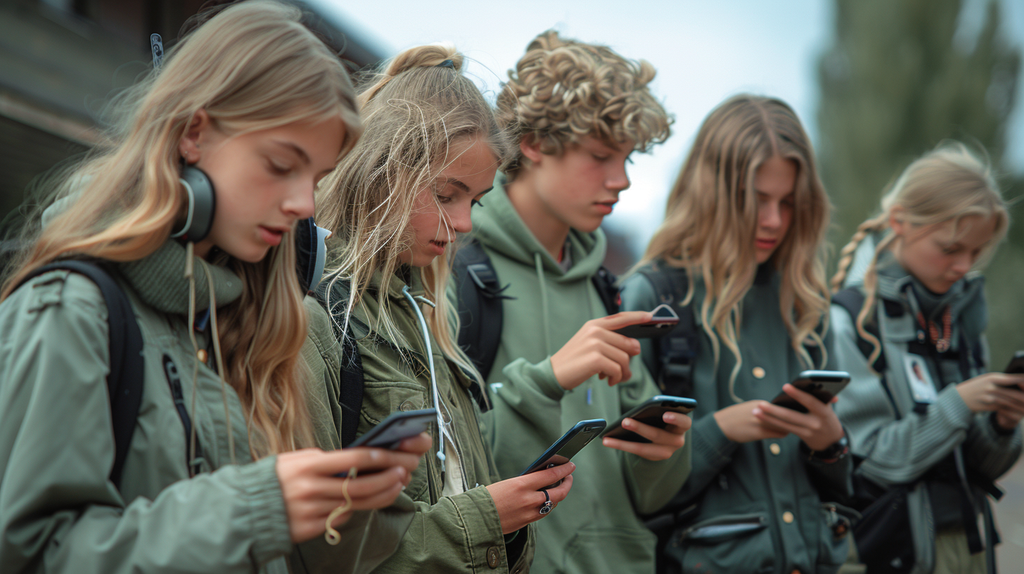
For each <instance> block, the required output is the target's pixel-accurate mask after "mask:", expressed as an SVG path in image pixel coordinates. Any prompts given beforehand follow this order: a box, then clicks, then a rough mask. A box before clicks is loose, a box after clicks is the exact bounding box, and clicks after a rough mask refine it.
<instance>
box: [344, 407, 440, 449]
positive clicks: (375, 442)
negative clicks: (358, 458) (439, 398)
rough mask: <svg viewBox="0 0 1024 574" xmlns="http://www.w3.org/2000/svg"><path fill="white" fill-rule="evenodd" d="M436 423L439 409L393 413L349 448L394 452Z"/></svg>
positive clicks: (353, 442)
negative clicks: (372, 448) (401, 444)
mask: <svg viewBox="0 0 1024 574" xmlns="http://www.w3.org/2000/svg"><path fill="white" fill-rule="evenodd" d="M435 421H437V409H422V410H418V411H399V412H396V413H391V414H390V415H388V418H386V419H384V420H382V421H380V424H378V425H377V426H375V427H373V428H372V429H370V430H369V432H367V433H366V434H364V435H363V436H361V437H359V438H357V439H356V440H354V441H352V444H350V445H348V447H347V448H354V447H357V446H375V447H379V448H386V449H388V450H394V449H396V448H398V445H399V444H400V443H401V442H402V441H403V440H405V439H407V438H411V437H414V436H416V435H418V434H420V433H421V432H426V431H428V430H430V425H432V424H434V422H435Z"/></svg>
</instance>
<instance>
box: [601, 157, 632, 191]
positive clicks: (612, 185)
mask: <svg viewBox="0 0 1024 574" xmlns="http://www.w3.org/2000/svg"><path fill="white" fill-rule="evenodd" d="M604 186H605V188H606V189H609V190H611V191H614V192H616V193H618V192H620V191H624V190H626V189H628V188H629V174H627V173H626V162H625V161H623V162H622V163H621V164H619V163H618V162H616V163H615V165H614V166H613V167H612V168H610V170H609V172H608V174H607V175H606V176H605V180H604Z"/></svg>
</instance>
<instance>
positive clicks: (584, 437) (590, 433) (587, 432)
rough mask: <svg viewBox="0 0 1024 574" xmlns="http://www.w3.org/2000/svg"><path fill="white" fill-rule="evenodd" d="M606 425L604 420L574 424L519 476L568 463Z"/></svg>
mask: <svg viewBox="0 0 1024 574" xmlns="http://www.w3.org/2000/svg"><path fill="white" fill-rule="evenodd" d="M606 424H608V423H607V421H605V420H604V419H590V420H585V421H580V422H578V423H576V425H575V426H573V427H572V428H571V429H569V430H568V431H566V433H565V434H564V435H562V438H560V439H558V440H556V441H555V442H554V444H552V445H551V446H549V447H548V449H547V450H545V451H544V454H542V455H540V456H539V457H537V460H535V461H533V464H531V465H530V466H528V467H526V470H524V471H523V472H522V473H520V475H519V476H523V475H524V474H530V473H531V472H536V471H538V470H542V469H545V468H551V467H553V466H558V465H560V464H565V463H567V462H569V459H571V458H572V457H573V456H575V455H576V453H578V452H579V451H581V450H583V447H585V446H587V444H589V443H590V441H592V440H594V439H595V438H597V437H598V436H600V434H601V431H602V430H604V427H605V425H606ZM556 486H558V485H557V484H552V485H548V486H545V487H544V488H554V487H556Z"/></svg>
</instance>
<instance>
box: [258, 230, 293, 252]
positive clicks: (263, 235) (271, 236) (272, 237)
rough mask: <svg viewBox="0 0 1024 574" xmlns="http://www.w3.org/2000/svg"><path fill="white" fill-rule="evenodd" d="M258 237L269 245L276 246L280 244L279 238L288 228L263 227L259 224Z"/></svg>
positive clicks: (282, 236) (281, 237)
mask: <svg viewBox="0 0 1024 574" xmlns="http://www.w3.org/2000/svg"><path fill="white" fill-rule="evenodd" d="M259 230H260V239H262V240H263V241H264V242H265V243H266V244H268V245H270V246H271V247H276V246H277V245H280V244H281V239H283V238H284V234H285V233H287V232H288V231H290V228H286V227H264V226H262V225H261V226H260V228H259Z"/></svg>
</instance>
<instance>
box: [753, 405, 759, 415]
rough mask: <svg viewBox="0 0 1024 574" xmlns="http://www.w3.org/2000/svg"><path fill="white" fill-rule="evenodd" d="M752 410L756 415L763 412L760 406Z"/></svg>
mask: <svg viewBox="0 0 1024 574" xmlns="http://www.w3.org/2000/svg"><path fill="white" fill-rule="evenodd" d="M751 412H752V413H753V414H754V415H759V414H761V409H760V408H758V407H754V410H753V411H751Z"/></svg>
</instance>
